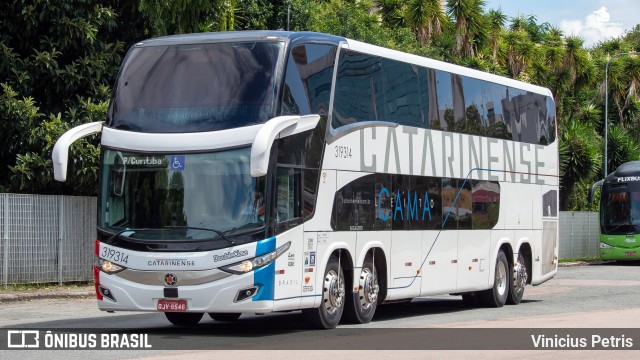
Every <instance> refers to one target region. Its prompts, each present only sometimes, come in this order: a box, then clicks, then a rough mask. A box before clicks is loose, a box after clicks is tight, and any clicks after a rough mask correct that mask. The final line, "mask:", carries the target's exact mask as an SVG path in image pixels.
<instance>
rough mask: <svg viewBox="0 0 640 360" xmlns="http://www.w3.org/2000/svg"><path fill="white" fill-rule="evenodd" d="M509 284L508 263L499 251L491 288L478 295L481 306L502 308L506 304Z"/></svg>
mask: <svg viewBox="0 0 640 360" xmlns="http://www.w3.org/2000/svg"><path fill="white" fill-rule="evenodd" d="M510 282H511V273H510V272H509V262H508V261H507V257H506V255H505V254H504V252H502V250H500V252H498V257H497V258H496V269H495V276H494V279H493V287H492V288H491V289H488V290H485V291H483V292H481V293H480V301H481V302H482V304H483V305H485V306H488V307H502V306H503V305H504V304H505V303H506V302H507V296H508V295H509V287H510V285H509V283H510Z"/></svg>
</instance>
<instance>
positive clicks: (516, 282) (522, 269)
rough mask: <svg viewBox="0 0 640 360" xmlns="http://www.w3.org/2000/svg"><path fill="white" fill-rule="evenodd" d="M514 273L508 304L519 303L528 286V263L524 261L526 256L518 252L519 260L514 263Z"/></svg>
mask: <svg viewBox="0 0 640 360" xmlns="http://www.w3.org/2000/svg"><path fill="white" fill-rule="evenodd" d="M512 273H513V275H512V276H511V277H512V279H513V281H510V282H509V284H511V287H510V288H509V296H508V297H507V304H510V305H517V304H519V303H520V301H522V296H523V295H524V288H525V286H527V280H528V277H529V276H528V273H527V263H526V262H525V261H524V256H522V254H518V262H517V263H515V264H514V265H513V271H512Z"/></svg>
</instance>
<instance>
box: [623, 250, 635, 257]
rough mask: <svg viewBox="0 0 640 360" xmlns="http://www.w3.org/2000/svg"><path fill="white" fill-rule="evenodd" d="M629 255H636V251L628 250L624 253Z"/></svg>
mask: <svg viewBox="0 0 640 360" xmlns="http://www.w3.org/2000/svg"><path fill="white" fill-rule="evenodd" d="M624 254H625V255H627V256H636V252H635V251H627V252H625V253H624Z"/></svg>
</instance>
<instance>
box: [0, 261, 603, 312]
mask: <svg viewBox="0 0 640 360" xmlns="http://www.w3.org/2000/svg"><path fill="white" fill-rule="evenodd" d="M603 263H605V262H604V261H600V260H594V261H575V262H562V263H559V264H558V266H559V267H569V266H588V265H599V264H603ZM95 296H96V293H95V288H94V286H93V285H86V286H79V287H75V286H74V287H65V286H55V287H51V288H47V289H33V290H6V289H4V288H2V286H1V285H0V304H2V303H8V302H16V301H29V300H37V299H63V298H75V299H78V298H93V297H95Z"/></svg>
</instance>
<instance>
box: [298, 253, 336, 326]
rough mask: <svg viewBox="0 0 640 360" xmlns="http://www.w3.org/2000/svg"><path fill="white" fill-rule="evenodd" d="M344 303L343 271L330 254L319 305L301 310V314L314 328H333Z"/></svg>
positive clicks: (334, 257)
mask: <svg viewBox="0 0 640 360" xmlns="http://www.w3.org/2000/svg"><path fill="white" fill-rule="evenodd" d="M344 303H345V283H344V273H343V272H342V268H341V267H340V266H339V265H338V258H337V257H336V256H334V255H332V256H331V257H330V258H329V262H328V263H327V268H326V269H325V271H324V278H323V280H322V299H321V302H320V306H319V307H317V308H313V309H304V310H302V316H303V317H304V319H305V320H306V321H307V322H308V323H309V324H310V325H311V326H312V327H314V328H317V329H333V328H335V327H336V326H337V325H338V323H339V322H340V319H341V318H342V312H343V311H344Z"/></svg>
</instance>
